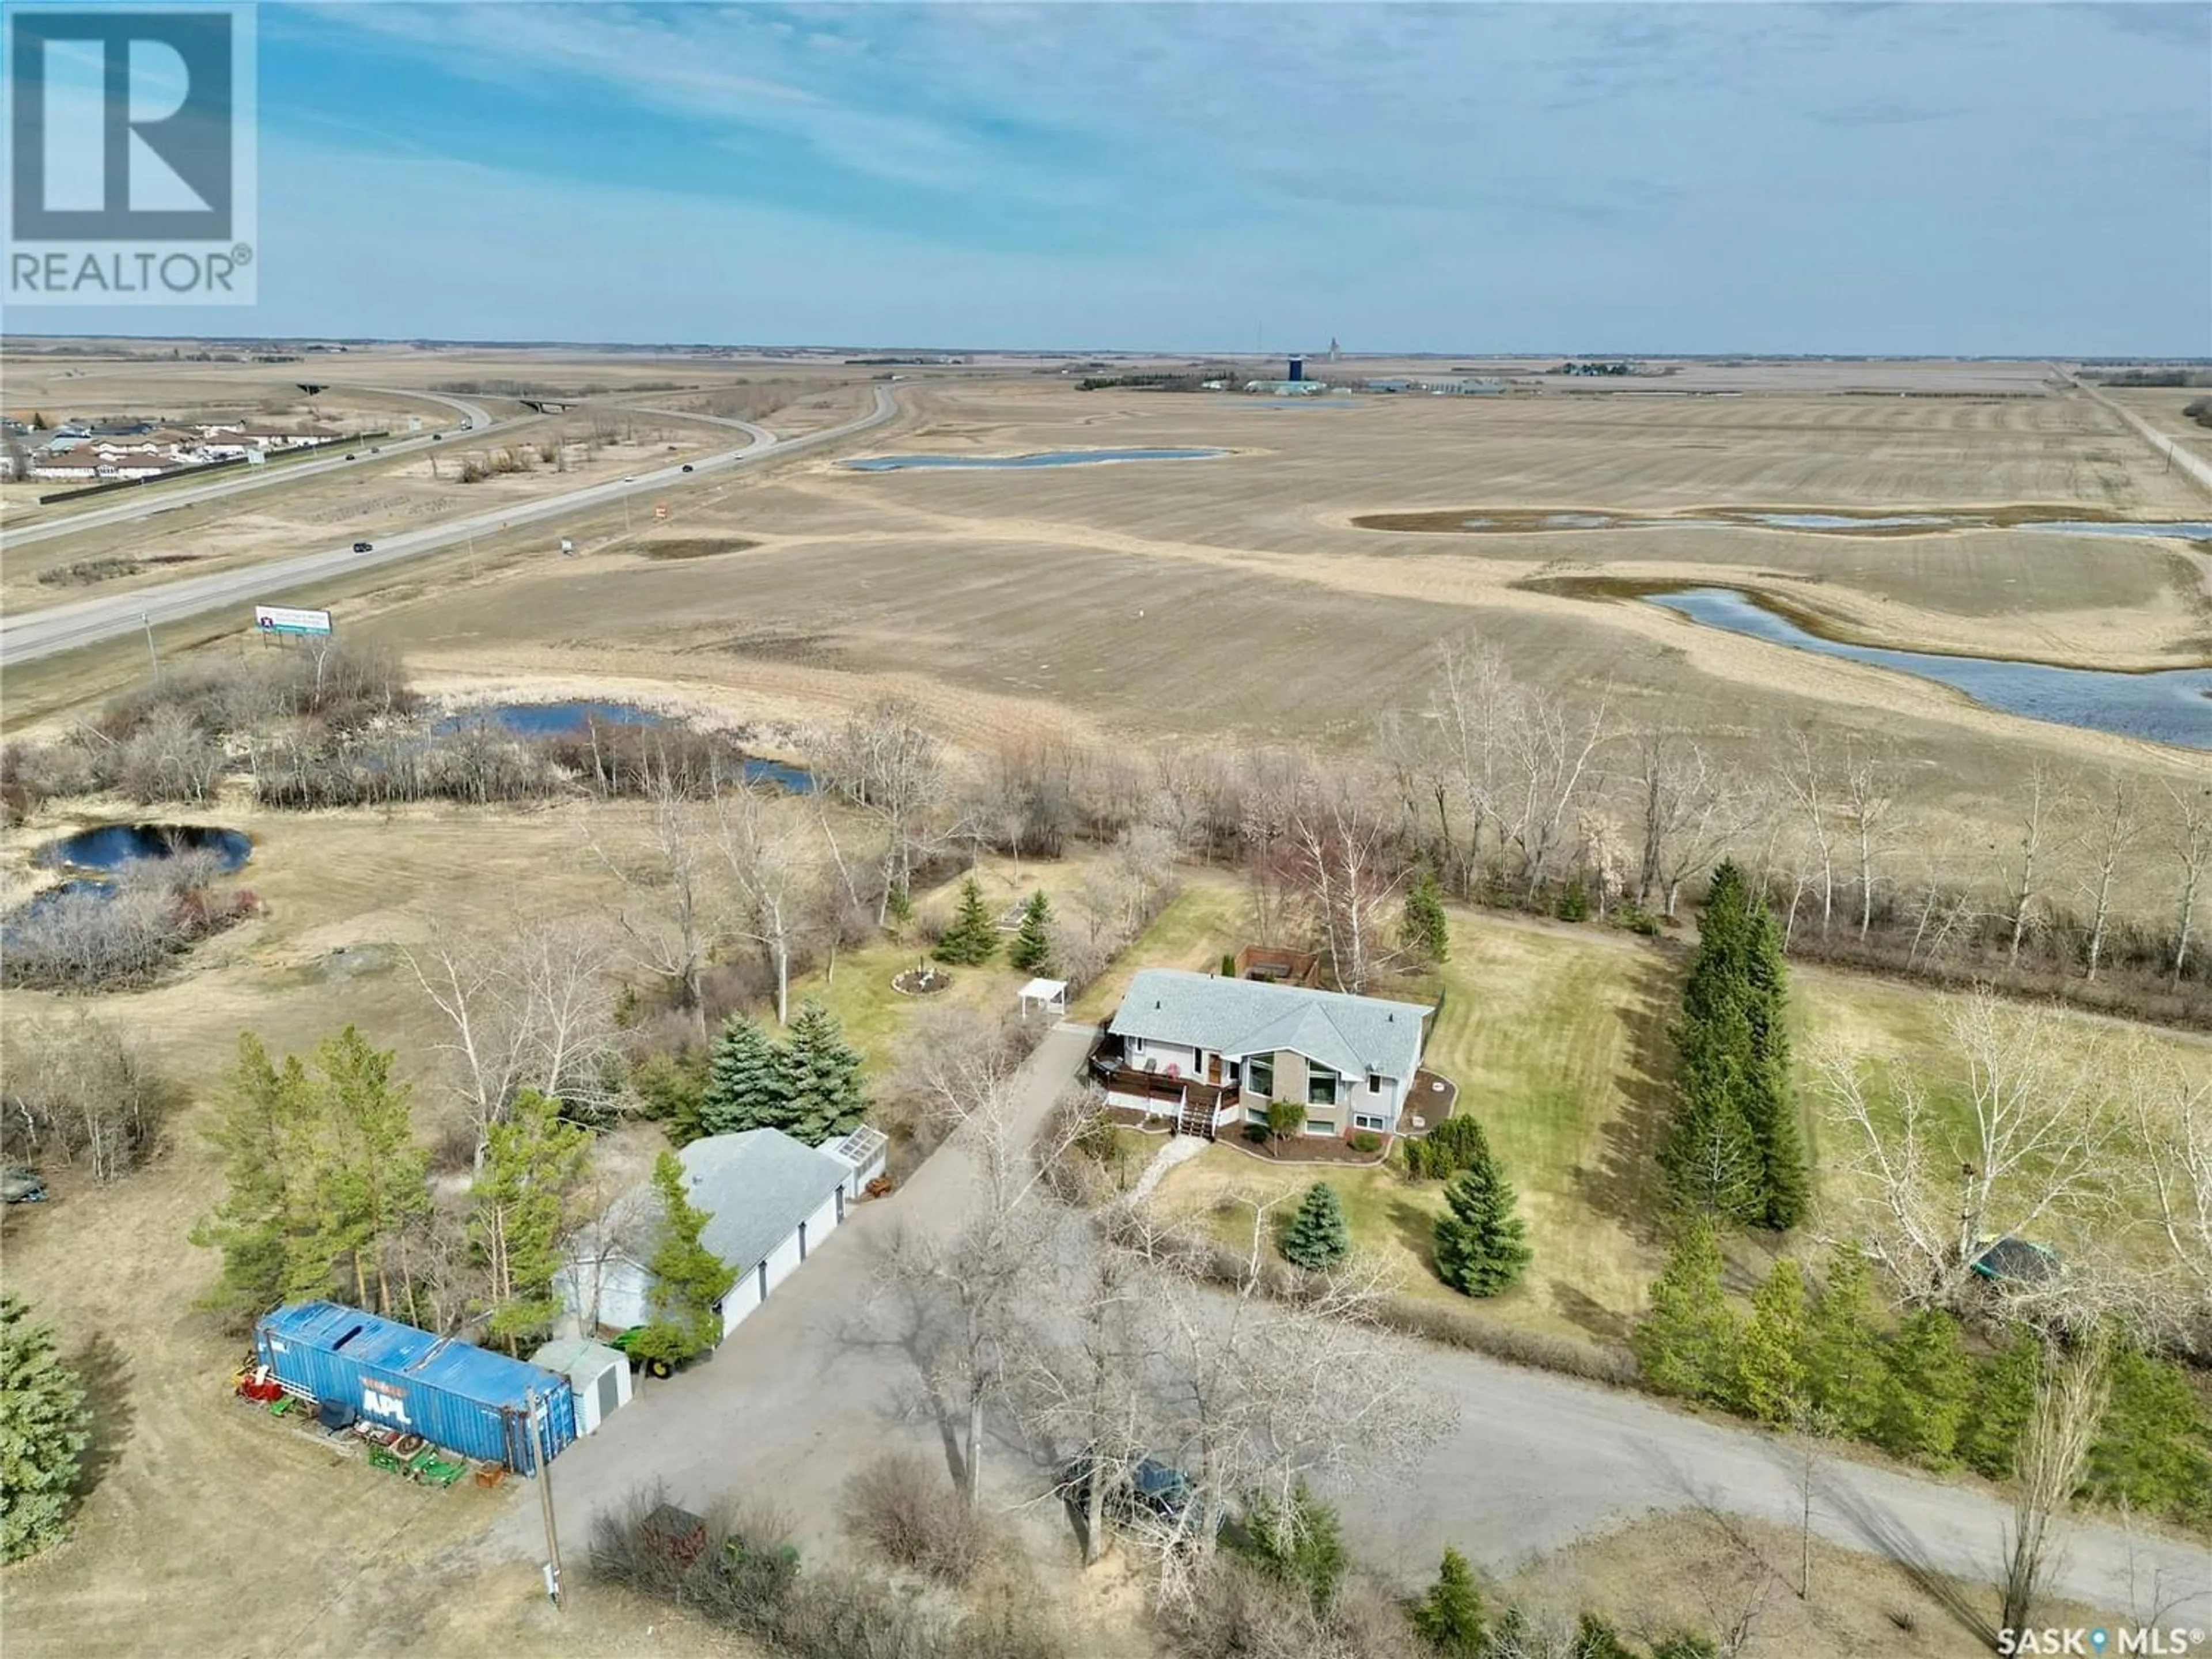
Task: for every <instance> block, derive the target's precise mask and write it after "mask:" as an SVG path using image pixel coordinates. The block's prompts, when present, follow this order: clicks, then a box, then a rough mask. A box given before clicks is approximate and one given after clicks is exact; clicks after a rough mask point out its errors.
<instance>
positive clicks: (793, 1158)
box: [599, 1129, 853, 1273]
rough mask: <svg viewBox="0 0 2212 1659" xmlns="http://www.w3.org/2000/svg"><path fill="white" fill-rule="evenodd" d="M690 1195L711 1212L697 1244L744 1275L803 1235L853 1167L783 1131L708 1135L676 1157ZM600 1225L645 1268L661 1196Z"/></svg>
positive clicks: (628, 1200) (623, 1208) (644, 1198)
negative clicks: (802, 1226)
mask: <svg viewBox="0 0 2212 1659" xmlns="http://www.w3.org/2000/svg"><path fill="white" fill-rule="evenodd" d="M677 1157H678V1158H679V1159H681V1160H682V1162H683V1164H684V1175H685V1176H686V1177H687V1186H688V1188H689V1191H688V1193H687V1194H686V1196H688V1197H689V1198H690V1200H691V1202H692V1203H693V1204H694V1205H696V1206H697V1207H698V1208H700V1209H702V1210H704V1211H705V1212H707V1225H706V1226H705V1227H704V1228H702V1230H701V1231H700V1234H699V1242H700V1243H702V1244H704V1245H705V1246H706V1247H707V1248H708V1249H710V1250H712V1251H713V1252H714V1254H715V1255H717V1256H719V1257H720V1258H721V1260H722V1261H725V1262H727V1263H728V1264H729V1265H730V1266H731V1267H735V1268H736V1269H737V1270H738V1272H739V1273H745V1272H747V1271H748V1270H750V1268H751V1267H753V1266H754V1265H755V1264H757V1263H758V1262H760V1261H763V1260H764V1259H765V1258H766V1257H767V1255H768V1253H769V1251H770V1250H773V1249H775V1247H776V1246H777V1245H779V1244H781V1243H783V1241H784V1240H785V1239H787V1238H788V1237H791V1236H792V1234H793V1233H795V1232H797V1231H799V1223H800V1222H802V1221H804V1220H805V1219H806V1218H807V1217H809V1216H811V1215H812V1214H813V1213H814V1212H815V1211H817V1210H818V1209H820V1208H821V1207H822V1206H823V1204H824V1203H825V1202H827V1201H828V1200H829V1194H831V1193H832V1192H834V1191H835V1190H836V1188H837V1187H838V1186H839V1184H840V1183H842V1182H843V1181H844V1180H845V1179H846V1177H847V1176H850V1175H851V1174H852V1173H853V1170H852V1166H851V1165H849V1164H844V1163H842V1162H841V1161H839V1160H838V1159H836V1158H832V1157H831V1156H830V1155H829V1153H828V1152H823V1151H821V1150H819V1149H817V1148H816V1147H812V1146H808V1145H807V1144H806V1143H805V1141H803V1140H794V1139H792V1137H791V1136H789V1135H787V1134H786V1133H784V1132H783V1131H782V1130H781V1129H747V1130H746V1131H744V1133H742V1134H734V1135H708V1136H707V1137H706V1138H705V1139H701V1140H695V1141H693V1142H692V1143H691V1144H690V1146H686V1147H684V1150H683V1151H682V1152H678V1154H677ZM608 1216H609V1218H614V1217H617V1216H618V1217H619V1218H620V1220H619V1222H618V1223H615V1222H611V1221H602V1222H601V1223H600V1224H599V1225H603V1226H605V1225H618V1226H619V1228H620V1232H621V1237H622V1238H623V1248H622V1254H623V1255H627V1256H628V1257H629V1258H630V1260H632V1261H635V1262H636V1263H637V1264H638V1265H639V1266H640V1267H643V1266H645V1265H646V1264H647V1262H648V1261H650V1260H651V1258H652V1255H653V1247H654V1243H655V1242H656V1241H657V1240H658V1239H659V1237H660V1194H659V1193H658V1192H656V1191H654V1190H653V1187H652V1185H651V1184H650V1183H648V1184H647V1185H645V1186H642V1187H639V1188H635V1189H633V1190H632V1191H631V1192H630V1193H629V1194H627V1195H626V1196H625V1197H623V1199H622V1200H618V1201H617V1203H615V1204H613V1205H611V1206H609V1208H608Z"/></svg>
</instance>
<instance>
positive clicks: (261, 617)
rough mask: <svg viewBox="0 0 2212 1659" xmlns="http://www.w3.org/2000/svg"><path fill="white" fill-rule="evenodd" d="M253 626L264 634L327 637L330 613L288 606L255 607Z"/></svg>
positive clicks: (329, 626)
mask: <svg viewBox="0 0 2212 1659" xmlns="http://www.w3.org/2000/svg"><path fill="white" fill-rule="evenodd" d="M253 625H254V627H255V628H256V629H259V630H260V631H261V632H262V633H264V634H313V635H328V634H329V633H330V631H331V613H330V612H329V611H302V610H300V609H298V608H296V607H295V606H293V605H255V606H254V607H253Z"/></svg>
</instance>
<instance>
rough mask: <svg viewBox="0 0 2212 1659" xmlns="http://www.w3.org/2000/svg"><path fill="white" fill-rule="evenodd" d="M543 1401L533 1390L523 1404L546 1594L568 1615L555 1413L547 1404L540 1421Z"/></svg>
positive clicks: (525, 1397)
mask: <svg viewBox="0 0 2212 1659" xmlns="http://www.w3.org/2000/svg"><path fill="white" fill-rule="evenodd" d="M540 1398H541V1396H540V1395H539V1394H538V1390H537V1389H531V1390H529V1391H528V1392H527V1393H526V1394H525V1395H523V1401H524V1404H525V1406H526V1408H527V1410H528V1411H529V1413H530V1419H529V1430H530V1451H531V1455H532V1458H533V1459H534V1460H535V1462H537V1464H538V1507H539V1509H540V1510H543V1511H544V1516H545V1557H546V1560H545V1593H546V1595H550V1596H551V1597H552V1598H553V1606H554V1607H555V1608H556V1610H557V1611H560V1612H562V1613H565V1612H567V1611H568V1608H567V1607H565V1606H563V1605H562V1599H561V1534H559V1533H558V1532H557V1531H556V1530H555V1528H554V1525H553V1451H552V1440H553V1425H552V1423H551V1421H550V1419H551V1417H552V1415H553V1412H552V1406H551V1403H550V1401H548V1402H547V1405H546V1411H545V1417H544V1419H540V1418H539V1416H538V1401H539V1400H540Z"/></svg>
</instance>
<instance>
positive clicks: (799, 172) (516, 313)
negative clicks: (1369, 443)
mask: <svg viewBox="0 0 2212 1659" xmlns="http://www.w3.org/2000/svg"><path fill="white" fill-rule="evenodd" d="M258 16H259V57H260V76H259V80H260V94H259V96H260V123H261V128H260V177H261V185H260V189H261V210H260V254H259V258H260V295H261V299H260V303H259V305H258V307H254V308H252V309H250V310H249V309H244V308H240V309H237V310H195V311H189V312H180V311H174V310H150V309H149V310H136V311H126V310H119V309H118V310H114V311H99V312H95V311H91V310H84V311H70V312H63V311H58V310H57V311H42V312H36V313H33V312H30V311H25V312H22V313H18V315H17V317H16V319H15V326H18V327H26V326H27V327H30V328H34V329H38V330H40V331H63V330H67V331H109V330H112V331H118V332H123V331H128V332H134V333H153V334H161V333H185V332H209V331H214V332H222V333H263V334H294V333H317V334H334V335H368V336H380V337H444V338H473V339H568V340H623V341H637V342H653V341H678V342H693V341H705V342H716V343H786V344H799V343H837V344H848V343H870V344H900V345H925V346H939V347H948V348H950V347H959V346H974V347H981V348H990V347H1007V348H1020V347H1060V348H1073V347H1080V346H1090V347H1097V348H1120V349H1146V348H1155V349H1172V350H1203V349H1241V350H1250V349H1254V348H1255V345H1257V344H1258V343H1260V342H1261V340H1262V339H1263V338H1264V341H1265V343H1266V344H1267V348H1268V349H1276V348H1279V347H1282V346H1285V345H1291V344H1296V345H1301V346H1318V345H1321V344H1324V343H1326V342H1327V341H1328V338H1329V337H1331V336H1332V335H1334V336H1336V337H1340V339H1341V340H1342V341H1343V342H1344V343H1345V345H1346V347H1347V348H1348V349H1356V350H1437V351H1447V352H1450V351H1461V352H1477V351H1513V350H1520V349H1528V350H1553V351H1570V352H1571V351H1601V350H1622V351H1638V352H1662V351H1700V352H1713V351H1736V350H1741V351H1761V352H1788V351H1803V352H1883V351H1896V352H1910V353H1929V354H1942V353H1961V354H2009V353H2020V354H2031V355H2032V354H2039V353H2045V352H2050V353H2056V354H2102V353H2110V354H2144V355H2150V354H2160V353H2187V354H2191V355H2212V6H2208V5H2206V4H2203V3H2198V4H2195V5H2190V6H2172V5H2162V4H2154V3H2120V4H2115V5H2108V6H2031V5H2015V4H2005V3H1970V4H1963V5H1936V4H1902V5H1862V4H1853V5H1833V6H1828V5H1811V4H1790V5H1759V4H1705V5H1638V6H1616V5H1608V4H1597V3H1589V4H1583V3H1541V0H1530V3H1521V4H1510V5H1449V6H1400V5H1378V4H1326V5H1325V4H1307V5H1290V6H1279V5H1267V4H1239V3H1214V4H1208V5H1203V6H1182V5H1137V4H1126V5H1082V4H1051V5H1042V6H1017V5H1001V4H946V5H934V6H925V7H913V6H906V5H895V4H855V5H844V6H837V7H830V8H804V7H802V8H763V7H738V8H724V7H720V6H710V5H704V4H684V5H673V6H660V5H635V6H617V5H604V4H586V3H567V4H551V5H535V4H523V3H513V4H490V5H464V4H439V5H427V6H416V5H408V4H401V3H391V0H376V3H362V4H353V5H343V6H306V5H287V4H275V3H271V4H264V5H263V6H261V7H260V8H259V12H258Z"/></svg>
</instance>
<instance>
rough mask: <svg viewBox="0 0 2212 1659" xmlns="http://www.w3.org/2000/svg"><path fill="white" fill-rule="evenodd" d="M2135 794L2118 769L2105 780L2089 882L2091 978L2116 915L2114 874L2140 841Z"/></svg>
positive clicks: (2089, 966) (2089, 974)
mask: <svg viewBox="0 0 2212 1659" xmlns="http://www.w3.org/2000/svg"><path fill="white" fill-rule="evenodd" d="M2135 840H2136V817H2135V794H2134V792H2133V791H2132V790H2131V789H2130V787H2128V781H2127V780H2126V779H2125V778H2124V777H2122V776H2121V775H2119V774H2118V773H2117V772H2115V773H2112V774H2111V775H2109V776H2107V777H2106V780H2105V810H2104V811H2102V812H2100V814H2099V815H2098V819H2097V829H2096V841H2095V843H2094V847H2095V852H2096V860H2097V862H2096V866H2095V871H2094V878H2093V880H2091V881H2090V882H2089V883H2088V884H2087V887H2088V898H2089V963H2088V977H2089V978H2090V979H2091V980H2094V979H2095V978H2096V977H2097V967H2098V963H2099V962H2100V959H2101V958H2102V957H2103V956H2104V954H2105V928H2106V924H2107V923H2108V922H2109V921H2111V919H2112V877H2113V873H2114V872H2116V871H2117V870H2118V868H2119V866H2120V863H2121V860H2123V859H2124V858H2125V857H2126V856H2127V854H2128V852H2129V849H2130V848H2131V847H2132V846H2133V845H2134V843H2135Z"/></svg>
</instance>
